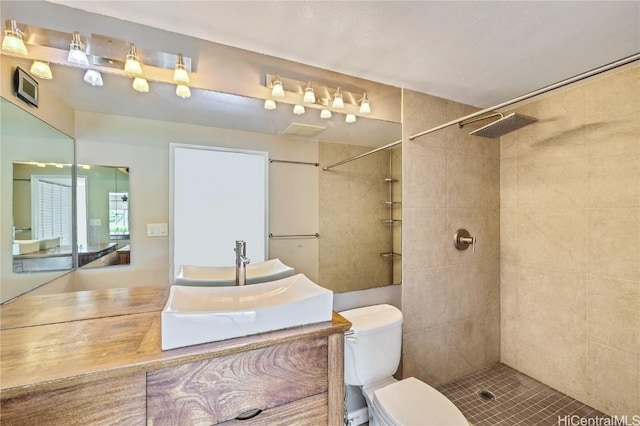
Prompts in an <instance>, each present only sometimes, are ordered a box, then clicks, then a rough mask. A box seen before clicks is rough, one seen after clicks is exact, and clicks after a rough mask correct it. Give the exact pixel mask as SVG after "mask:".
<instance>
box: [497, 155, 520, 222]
mask: <svg viewBox="0 0 640 426" xmlns="http://www.w3.org/2000/svg"><path fill="white" fill-rule="evenodd" d="M517 166H518V162H517V159H516V157H509V158H502V159H501V160H500V208H501V209H515V208H517V207H518V169H517Z"/></svg>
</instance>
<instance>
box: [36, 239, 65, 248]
mask: <svg viewBox="0 0 640 426" xmlns="http://www.w3.org/2000/svg"><path fill="white" fill-rule="evenodd" d="M38 241H40V250H46V249H50V248H54V247H59V246H60V237H56V238H45V239H43V240H38Z"/></svg>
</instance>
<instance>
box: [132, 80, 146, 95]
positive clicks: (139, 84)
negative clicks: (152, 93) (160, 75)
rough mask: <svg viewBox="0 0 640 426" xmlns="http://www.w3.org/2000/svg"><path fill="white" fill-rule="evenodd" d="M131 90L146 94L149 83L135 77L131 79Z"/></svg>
mask: <svg viewBox="0 0 640 426" xmlns="http://www.w3.org/2000/svg"><path fill="white" fill-rule="evenodd" d="M133 89H134V90H135V91H136V92H140V93H147V92H148V91H149V82H148V81H147V79H146V78H142V77H136V78H134V79H133Z"/></svg>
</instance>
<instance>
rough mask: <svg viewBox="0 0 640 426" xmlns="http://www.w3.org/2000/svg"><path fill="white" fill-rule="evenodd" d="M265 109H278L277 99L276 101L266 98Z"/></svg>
mask: <svg viewBox="0 0 640 426" xmlns="http://www.w3.org/2000/svg"><path fill="white" fill-rule="evenodd" d="M264 109H266V110H267V111H273V110H274V109H276V101H274V100H273V99H266V100H265V101H264Z"/></svg>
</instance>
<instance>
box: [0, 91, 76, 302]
mask: <svg viewBox="0 0 640 426" xmlns="http://www.w3.org/2000/svg"><path fill="white" fill-rule="evenodd" d="M0 138H1V139H2V145H1V155H0V158H1V163H2V167H1V168H0V170H1V184H2V200H3V202H2V204H1V208H0V218H1V223H2V241H3V247H5V248H7V252H5V251H4V249H3V255H2V256H1V263H2V268H0V271H1V277H0V283H1V285H0V302H4V301H7V300H9V299H12V298H14V297H16V296H19V295H20V294H23V293H26V292H28V291H30V290H32V289H34V288H36V287H38V286H40V285H42V284H44V283H47V282H49V281H51V280H53V279H55V278H58V277H60V276H61V275H63V274H65V273H66V272H67V271H70V270H72V269H73V266H74V262H73V231H72V229H73V221H72V220H73V219H72V214H71V212H72V208H73V207H72V206H73V204H72V202H73V196H72V195H73V188H72V185H71V180H72V176H73V169H72V164H73V158H74V141H73V139H71V138H70V137H69V136H67V135H65V134H64V133H62V132H60V131H58V130H57V129H55V128H53V127H52V126H50V125H48V124H47V123H45V122H43V121H41V120H40V119H38V118H36V117H34V116H33V115H31V114H29V113H28V112H26V111H24V110H23V109H21V108H19V107H18V106H16V105H14V104H12V103H11V102H9V101H7V100H5V99H0ZM10 201H12V202H10ZM9 250H11V251H10V252H9ZM5 253H6V254H5Z"/></svg>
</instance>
